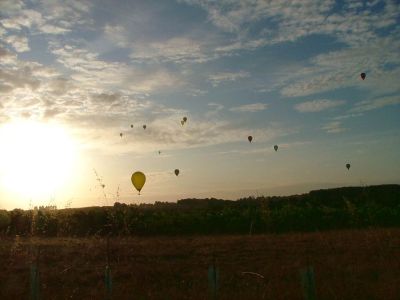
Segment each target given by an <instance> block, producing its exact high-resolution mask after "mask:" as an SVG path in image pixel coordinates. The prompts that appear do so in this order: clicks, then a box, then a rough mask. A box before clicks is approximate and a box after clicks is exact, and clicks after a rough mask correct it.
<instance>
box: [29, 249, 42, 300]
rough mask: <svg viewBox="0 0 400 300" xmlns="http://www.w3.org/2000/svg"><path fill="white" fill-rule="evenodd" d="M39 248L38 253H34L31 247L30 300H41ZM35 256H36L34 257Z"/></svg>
mask: <svg viewBox="0 0 400 300" xmlns="http://www.w3.org/2000/svg"><path fill="white" fill-rule="evenodd" d="M39 253H40V249H39V247H38V248H37V249H36V253H33V246H32V245H31V265H30V299H31V300H39V299H40V297H39V291H40V285H39ZM34 254H35V255H34Z"/></svg>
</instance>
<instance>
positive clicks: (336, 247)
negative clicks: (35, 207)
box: [0, 229, 400, 300]
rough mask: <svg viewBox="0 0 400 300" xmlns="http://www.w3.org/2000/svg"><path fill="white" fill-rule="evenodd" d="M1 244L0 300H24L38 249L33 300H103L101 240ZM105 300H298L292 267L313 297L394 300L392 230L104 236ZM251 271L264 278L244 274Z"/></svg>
mask: <svg viewBox="0 0 400 300" xmlns="http://www.w3.org/2000/svg"><path fill="white" fill-rule="evenodd" d="M17 243H18V245H16V242H15V241H14V240H13V239H6V240H4V239H3V240H2V242H1V244H0V263H1V265H2V267H3V268H2V272H1V273H0V299H27V298H28V296H29V263H30V258H29V245H30V243H32V244H33V245H34V246H36V247H37V246H40V259H39V273H40V289H41V296H42V298H43V299H104V298H105V285H104V271H105V265H106V242H105V239H98V238H85V239H78V238H76V239H74V238H53V239H41V238H37V239H33V240H32V241H30V240H29V239H20V240H19V241H18V242H17ZM110 243H111V244H110V249H111V261H110V266H111V270H112V277H113V296H114V297H113V299H208V298H210V297H209V290H208V281H207V271H208V266H209V264H210V263H211V260H212V253H213V252H214V253H215V255H216V257H217V265H218V268H219V272H220V286H219V295H218V296H219V297H218V299H303V297H302V290H301V284H300V278H299V269H301V268H303V267H305V266H306V265H312V266H313V267H314V270H315V280H316V289H317V290H316V294H317V299H385V300H391V299H393V300H394V299H396V300H398V299H400V229H374V230H351V231H335V232H324V233H308V234H297V233H296V234H282V235H260V236H212V237H157V238H156V237H151V238H112V239H111V242H110ZM243 272H255V273H258V274H260V275H262V276H264V277H265V279H262V278H261V277H258V276H249V275H248V274H242V273H243Z"/></svg>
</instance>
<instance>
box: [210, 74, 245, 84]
mask: <svg viewBox="0 0 400 300" xmlns="http://www.w3.org/2000/svg"><path fill="white" fill-rule="evenodd" d="M247 77H250V73H249V72H246V71H239V72H220V73H216V74H212V75H209V76H208V80H209V81H210V82H211V83H212V85H213V86H214V87H216V86H218V85H219V84H220V83H221V82H226V81H236V80H238V79H242V78H247Z"/></svg>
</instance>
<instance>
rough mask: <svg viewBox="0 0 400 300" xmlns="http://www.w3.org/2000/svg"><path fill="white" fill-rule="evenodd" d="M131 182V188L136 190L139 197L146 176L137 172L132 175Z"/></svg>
mask: <svg viewBox="0 0 400 300" xmlns="http://www.w3.org/2000/svg"><path fill="white" fill-rule="evenodd" d="M131 181H132V184H133V186H134V187H135V189H137V191H138V192H139V195H140V191H141V190H142V188H143V186H144V184H145V182H146V176H145V175H144V174H143V173H142V172H140V171H138V172H135V173H133V174H132V176H131Z"/></svg>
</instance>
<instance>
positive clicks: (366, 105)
mask: <svg viewBox="0 0 400 300" xmlns="http://www.w3.org/2000/svg"><path fill="white" fill-rule="evenodd" d="M398 104H400V96H398V95H396V96H388V97H382V98H377V99H372V100H364V101H360V102H358V103H356V104H355V105H354V107H353V108H352V109H351V110H350V112H354V113H362V112H366V111H369V110H374V109H378V108H382V107H385V106H391V105H398Z"/></svg>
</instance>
